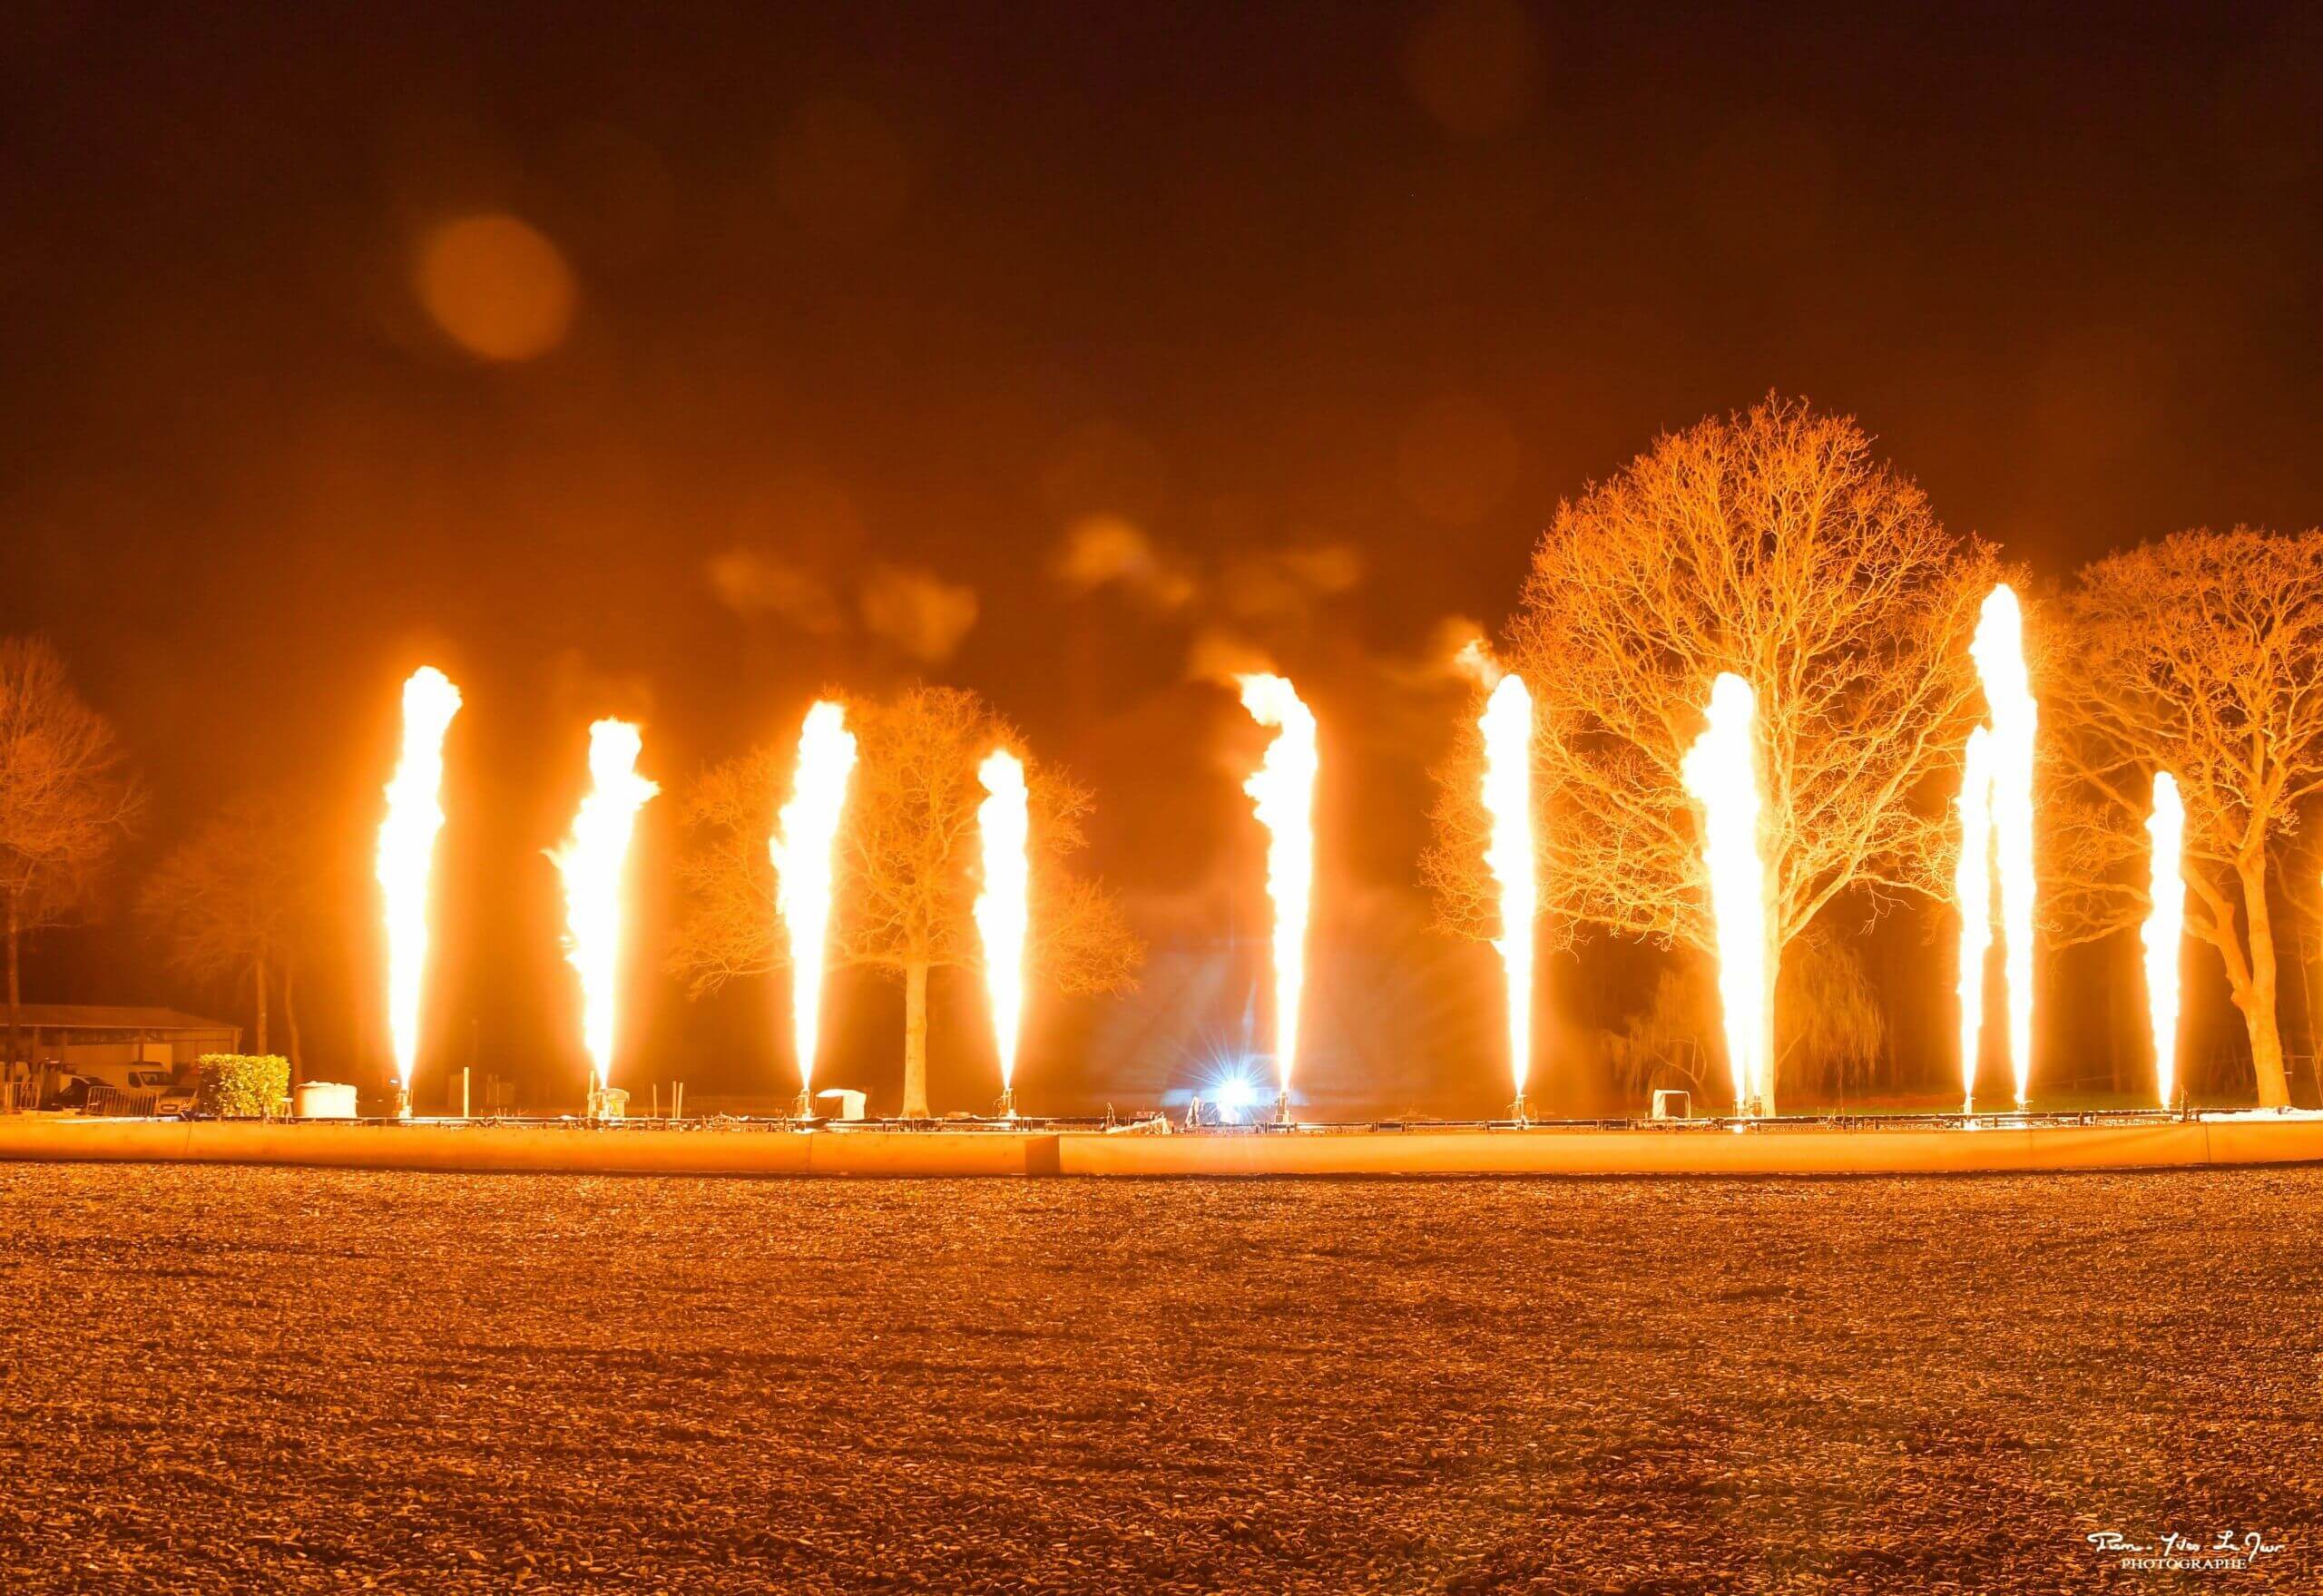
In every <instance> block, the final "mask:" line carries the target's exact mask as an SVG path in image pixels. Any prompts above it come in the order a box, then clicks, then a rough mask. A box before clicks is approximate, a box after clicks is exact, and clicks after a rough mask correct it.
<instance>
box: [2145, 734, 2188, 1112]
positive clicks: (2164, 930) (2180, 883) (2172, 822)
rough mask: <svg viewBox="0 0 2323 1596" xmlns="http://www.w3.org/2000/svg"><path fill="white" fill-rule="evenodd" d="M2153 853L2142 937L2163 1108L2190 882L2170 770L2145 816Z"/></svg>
mask: <svg viewBox="0 0 2323 1596" xmlns="http://www.w3.org/2000/svg"><path fill="white" fill-rule="evenodd" d="M2145 832H2146V836H2147V837H2149V838H2151V841H2152V847H2151V851H2150V852H2149V853H2148V854H2147V856H2146V872H2147V875H2146V903H2147V908H2146V912H2145V924H2144V925H2142V927H2140V928H2139V931H2138V939H2139V941H2141V942H2142V943H2143V944H2144V945H2145V1005H2146V1016H2147V1018H2148V1020H2149V1021H2150V1023H2151V1025H2152V1029H2153V1074H2154V1089H2155V1091H2156V1092H2158V1093H2159V1094H2160V1096H2161V1106H2162V1107H2163V1108H2168V1107H2170V1105H2171V1103H2172V1102H2176V1101H2177V1097H2178V963H2179V954H2180V949H2181V944H2182V942H2183V940H2184V937H2185V935H2186V881H2185V877H2184V876H2183V875H2182V874H2181V870H2182V864H2181V861H2182V860H2183V859H2184V857H2185V854H2186V806H2185V803H2184V801H2183V800H2182V799H2181V798H2179V796H2178V779H2177V778H2176V777H2174V776H2172V775H2171V774H2170V772H2169V771H2167V770H2157V771H2155V772H2154V773H2153V812H2152V813H2151V815H2149V816H2147V817H2146V822H2145Z"/></svg>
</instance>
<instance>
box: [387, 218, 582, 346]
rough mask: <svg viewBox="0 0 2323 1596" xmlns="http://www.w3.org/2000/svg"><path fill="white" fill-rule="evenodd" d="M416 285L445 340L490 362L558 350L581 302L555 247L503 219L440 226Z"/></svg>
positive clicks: (424, 251) (426, 247)
mask: <svg viewBox="0 0 2323 1596" xmlns="http://www.w3.org/2000/svg"><path fill="white" fill-rule="evenodd" d="M417 288H418V292H419V301H420V303H421V304H422V305H424V306H426V308H427V314H428V315H429V316H431V317H433V318H435V321H436V326H437V327H439V328H442V329H443V331H444V333H445V335H446V337H448V338H451V340H452V341H453V342H454V343H456V344H458V345H459V346H460V348H464V349H466V351H467V352H468V353H470V354H471V355H475V356H479V357H482V358H484V359H486V360H530V359H533V358H534V357H538V356H541V355H545V354H546V353H548V352H549V351H550V350H551V349H554V348H556V347H557V345H559V344H561V343H563V342H564V335H565V333H566V332H567V331H568V330H570V329H571V328H572V325H573V308H574V306H575V304H576V303H577V302H578V300H579V298H580V291H579V289H578V288H577V287H576V286H575V284H574V282H573V271H572V269H571V268H570V267H568V266H566V265H565V263H564V255H563V254H562V253H561V252H559V250H557V247H556V246H555V245H554V244H553V243H551V242H549V240H547V239H546V238H545V237H544V236H543V235H542V234H541V232H540V231H539V230H537V229H535V228H533V227H531V226H529V225H527V224H526V223H524V222H522V221H519V220H516V218H515V217H513V216H505V215H489V216H469V217H463V218H461V219H460V220H457V221H453V222H447V223H446V224H445V225H444V226H442V227H439V228H437V229H436V230H435V231H434V232H432V233H430V234H429V235H428V237H427V239H426V242H425V243H424V244H423V245H422V246H421V249H420V252H419V268H418V283H417Z"/></svg>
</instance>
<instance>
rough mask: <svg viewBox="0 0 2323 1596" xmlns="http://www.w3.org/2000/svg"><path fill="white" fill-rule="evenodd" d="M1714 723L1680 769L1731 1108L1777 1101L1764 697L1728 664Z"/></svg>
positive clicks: (1755, 1109) (1713, 694)
mask: <svg viewBox="0 0 2323 1596" xmlns="http://www.w3.org/2000/svg"><path fill="white" fill-rule="evenodd" d="M1708 714H1709V718H1710V724H1709V726H1708V727H1706V728H1705V729H1703V731H1702V734H1701V737H1699V738H1697V739H1695V740H1694V746H1693V747H1692V748H1691V749H1688V750H1687V752H1686V757H1685V760H1684V762H1683V763H1682V764H1681V767H1680V774H1681V776H1682V778H1684V780H1685V784H1686V790H1687V791H1688V792H1689V793H1691V794H1692V795H1693V798H1694V801H1695V802H1696V803H1699V804H1700V805H1701V807H1702V867H1703V869H1704V870H1705V871H1706V872H1707V873H1708V875H1709V876H1710V922H1711V925H1712V927H1713V929H1714V931H1715V934H1716V940H1717V943H1718V1002H1719V1010H1720V1014H1721V1016H1722V1017H1723V1019H1724V1022H1725V1029H1726V1060H1727V1068H1728V1069H1729V1071H1730V1072H1731V1073H1732V1075H1733V1077H1734V1111H1735V1112H1736V1113H1738V1114H1759V1113H1767V1112H1769V1111H1772V1108H1773V1104H1774V991H1773V982H1772V981H1771V980H1770V979H1769V977H1770V976H1771V974H1772V973H1773V968H1774V966H1773V961H1772V951H1773V950H1772V946H1771V944H1772V940H1773V918H1774V904H1773V883H1772V880H1771V879H1770V877H1771V874H1772V873H1771V872H1770V871H1769V869H1768V868H1767V862H1766V859H1765V857H1764V855H1763V853H1762V851H1761V850H1762V847H1763V840H1762V838H1761V837H1759V809H1760V807H1761V804H1762V802H1763V800H1762V798H1760V796H1759V759H1758V741H1759V729H1758V715H1759V699H1758V695H1757V694H1756V693H1755V692H1753V691H1752V690H1750V683H1749V682H1747V681H1743V680H1742V679H1741V678H1740V676H1737V675H1735V674H1734V673H1733V672H1732V671H1720V672H1719V675H1718V680H1717V681H1714V682H1712V683H1711V684H1710V708H1709V711H1708Z"/></svg>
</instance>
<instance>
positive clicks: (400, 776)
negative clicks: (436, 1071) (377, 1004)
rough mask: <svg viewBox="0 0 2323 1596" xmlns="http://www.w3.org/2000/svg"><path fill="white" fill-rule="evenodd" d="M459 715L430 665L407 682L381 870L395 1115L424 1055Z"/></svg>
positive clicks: (406, 1110) (407, 1107)
mask: <svg viewBox="0 0 2323 1596" xmlns="http://www.w3.org/2000/svg"><path fill="white" fill-rule="evenodd" d="M459 712H460V690H459V689H458V688H456V687H454V686H453V685H452V683H451V680H450V679H449V678H448V677H446V675H445V674H444V673H443V672H442V671H438V670H436V667H435V666H433V665H423V666H421V667H420V668H419V669H418V670H417V671H413V672H412V674H411V679H410V680H409V681H407V682H405V683H404V684H403V753H402V757H401V758H400V759H398V760H397V763H396V773H395V777H394V778H393V779H392V780H390V781H389V782H388V783H387V818H385V819H384V820H382V821H381V822H380V823H379V853H378V861H377V872H378V879H379V893H380V896H381V898H382V900H383V903H384V907H385V913H386V930H387V1032H388V1035H389V1037H390V1038H391V1039H392V1041H393V1042H394V1044H395V1054H396V1080H397V1102H396V1112H397V1116H398V1117H400V1118H408V1117H409V1116H410V1113H411V1072H412V1066H413V1065H414V1064H415V1063H417V1062H418V1058H419V1030H420V1013H421V1009H420V995H421V991H420V989H421V984H422V983H423V982H424V981H425V980H426V974H427V939H428V924H427V890H428V884H429V881H430V879H431V878H432V876H433V875H434V872H435V865H436V833H438V832H439V831H441V830H443V828H444V802H443V792H444V733H445V732H446V730H448V729H450V727H451V724H452V717H453V716H455V715H456V714H458V713H459Z"/></svg>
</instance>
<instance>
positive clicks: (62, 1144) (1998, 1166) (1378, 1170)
mask: <svg viewBox="0 0 2323 1596" xmlns="http://www.w3.org/2000/svg"><path fill="white" fill-rule="evenodd" d="M0 1160H13V1161H23V1160H34V1161H88V1160H96V1161H104V1160H111V1161H118V1162H138V1163H240V1164H311V1165H316V1166H321V1167H328V1168H338V1169H367V1170H467V1171H475V1172H482V1171H527V1170H530V1171H549V1170H556V1171H567V1172H572V1173H593V1174H641V1175H642V1174H678V1175H856V1176H867V1177H877V1176H963V1175H1018V1176H1022V1175H1086V1176H1112V1177H1119V1178H1130V1179H1139V1178H1149V1179H1150V1178H1171V1177H1221V1176H1393V1175H1418V1176H1439V1175H1558V1176H1578V1175H1649V1176H1651V1175H1710V1176H1738V1175H1745V1176H1747V1175H1794V1176H1820V1175H1906V1174H1912V1175H1920V1174H1955V1175H1957V1174H1997V1173H2008V1172H2023V1171H2033V1170H2145V1169H2186V1168H2194V1167H2199V1166H2203V1165H2220V1164H2276V1163H2307V1162H2323V1115H2318V1116H2300V1117H2290V1118H2273V1117H2265V1116H2251V1117H2247V1118H2220V1119H2212V1120H2191V1121H2146V1122H2134V1123H2129V1124H2110V1125H2109V1124H2100V1125H2033V1126H2001V1127H1983V1128H1978V1129H1975V1130H1960V1129H1937V1128H1932V1127H1926V1126H1910V1127H1901V1128H1894V1129H1882V1128H1879V1127H1878V1125H1877V1121H1867V1123H1866V1125H1865V1127H1864V1128H1863V1129H1859V1130H1858V1129H1852V1128H1840V1127H1833V1126H1828V1125H1805V1124H1801V1125H1784V1124H1773V1125H1768V1126H1763V1127H1760V1126H1754V1127H1750V1128H1748V1129H1746V1130H1742V1131H1732V1130H1721V1129H1711V1128H1708V1127H1700V1128H1687V1129H1682V1130H1681V1129H1670V1130H1659V1129H1637V1130H1603V1129H1573V1130H1563V1129H1558V1128H1554V1127H1547V1126H1544V1127H1536V1128H1532V1129H1527V1130H1522V1131H1518V1130H1496V1131H1485V1130H1442V1131H1436V1130H1412V1131H1353V1130H1350V1131H1328V1130H1302V1131H1264V1132H1249V1131H1230V1132H1214V1133H1213V1132H1204V1133H1201V1134H1198V1135H1183V1134H1180V1135H1171V1136H1153V1135H1144V1134H1120V1133H1116V1134H1111V1135H1108V1134H1105V1133H1103V1132H1101V1131H1036V1130H1026V1131H1005V1130H974V1131H970V1130H928V1131H885V1130H823V1131H793V1130H788V1129H775V1128H765V1127H750V1128H742V1129H721V1130H715V1131H712V1130H701V1129H696V1130H675V1129H664V1128H660V1127H649V1126H645V1125H635V1126H632V1127H630V1128H626V1129H622V1130H599V1129H593V1128H589V1127H586V1126H578V1125H573V1126H560V1125H501V1124H462V1123H457V1122H443V1123H429V1122H426V1121H421V1122H417V1123H411V1124H400V1125H396V1124H379V1123H376V1122H374V1123H348V1122H346V1121H306V1122H303V1123H300V1122H292V1123H276V1124H256V1123H246V1122H233V1123H223V1122H218V1121H195V1122H180V1121H168V1120H78V1119H59V1118H51V1117H46V1116H25V1117H0Z"/></svg>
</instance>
